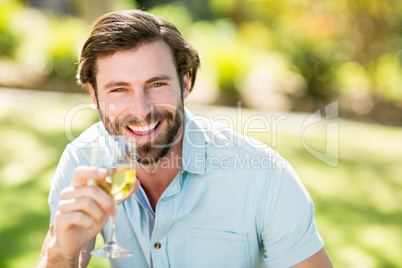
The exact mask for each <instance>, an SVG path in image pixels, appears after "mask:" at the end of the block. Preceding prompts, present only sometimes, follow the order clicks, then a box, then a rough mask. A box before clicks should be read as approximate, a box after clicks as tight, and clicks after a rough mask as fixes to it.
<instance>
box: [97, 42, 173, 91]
mask: <svg viewBox="0 0 402 268" xmlns="http://www.w3.org/2000/svg"><path fill="white" fill-rule="evenodd" d="M96 70H97V72H96V73H97V74H96V80H97V84H98V85H101V84H102V83H104V82H105V81H107V80H110V79H113V80H114V79H124V80H126V79H140V78H144V79H147V78H150V77H152V76H154V75H156V74H157V75H161V74H165V75H169V76H172V75H176V74H177V72H176V66H175V61H174V59H173V54H172V51H171V49H170V47H169V46H168V45H167V44H166V43H165V42H163V41H157V42H153V43H148V44H144V45H141V46H140V47H138V48H135V49H131V50H125V51H119V52H116V53H114V54H112V55H109V56H106V57H102V58H99V59H98V60H97V61H96ZM172 77H173V76H172Z"/></svg>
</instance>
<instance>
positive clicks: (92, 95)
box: [87, 83, 99, 109]
mask: <svg viewBox="0 0 402 268" xmlns="http://www.w3.org/2000/svg"><path fill="white" fill-rule="evenodd" d="M87 85H88V88H89V93H91V98H92V101H93V102H94V104H95V107H96V109H98V108H99V107H98V102H97V101H96V95H95V89H94V88H93V87H92V85H91V84H90V83H88V84H87Z"/></svg>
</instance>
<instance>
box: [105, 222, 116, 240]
mask: <svg viewBox="0 0 402 268" xmlns="http://www.w3.org/2000/svg"><path fill="white" fill-rule="evenodd" d="M110 219H111V220H112V225H111V227H110V236H109V241H108V242H107V243H108V244H117V240H116V225H115V217H114V216H110Z"/></svg>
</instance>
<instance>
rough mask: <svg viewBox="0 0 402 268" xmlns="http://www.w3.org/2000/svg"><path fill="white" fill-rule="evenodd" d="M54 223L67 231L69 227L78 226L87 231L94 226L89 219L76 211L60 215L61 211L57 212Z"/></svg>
mask: <svg viewBox="0 0 402 268" xmlns="http://www.w3.org/2000/svg"><path fill="white" fill-rule="evenodd" d="M56 223H58V224H59V225H58V226H63V227H64V228H63V229H67V228H68V227H70V226H79V227H82V228H84V229H87V230H89V229H91V228H92V227H93V226H95V224H94V221H93V220H92V218H91V217H89V216H88V215H86V214H85V213H82V212H78V211H76V212H70V213H62V212H61V211H58V212H57V213H56Z"/></svg>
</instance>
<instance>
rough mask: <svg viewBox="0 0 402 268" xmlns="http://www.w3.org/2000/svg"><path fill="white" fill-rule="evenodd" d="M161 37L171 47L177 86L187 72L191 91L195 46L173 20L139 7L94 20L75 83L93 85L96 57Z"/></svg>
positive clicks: (197, 65) (195, 62)
mask: <svg viewBox="0 0 402 268" xmlns="http://www.w3.org/2000/svg"><path fill="white" fill-rule="evenodd" d="M161 40H162V41H164V42H166V44H168V45H169V47H170V49H171V51H172V55H173V59H174V61H175V65H176V71H177V75H178V78H179V81H180V84H181V86H182V83H183V79H182V78H183V76H184V75H185V74H187V73H189V76H190V91H191V90H192V89H193V87H194V83H195V78H196V74H197V70H198V67H199V66H200V58H199V55H198V52H197V50H195V49H194V47H193V46H192V45H191V44H190V43H188V42H187V41H186V40H185V39H184V38H183V36H182V35H181V33H180V32H179V30H178V29H177V28H176V27H175V26H174V25H173V24H171V23H169V22H167V21H165V20H164V19H162V18H160V17H157V16H154V15H152V14H150V13H147V12H144V11H140V10H124V11H118V12H112V13H107V14H105V15H103V16H102V17H100V18H99V19H98V20H96V21H95V23H94V24H93V26H92V29H91V33H90V35H89V37H88V39H87V40H86V42H85V43H84V45H83V47H82V49H81V53H80V57H79V63H78V73H77V79H78V83H80V84H82V85H86V84H87V83H90V84H91V85H92V87H93V88H95V89H96V61H97V59H99V58H102V57H107V56H110V55H112V54H114V53H116V52H119V51H125V50H130V49H134V48H138V47H139V46H141V45H144V44H148V43H152V42H155V41H161ZM95 92H96V90H95Z"/></svg>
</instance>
